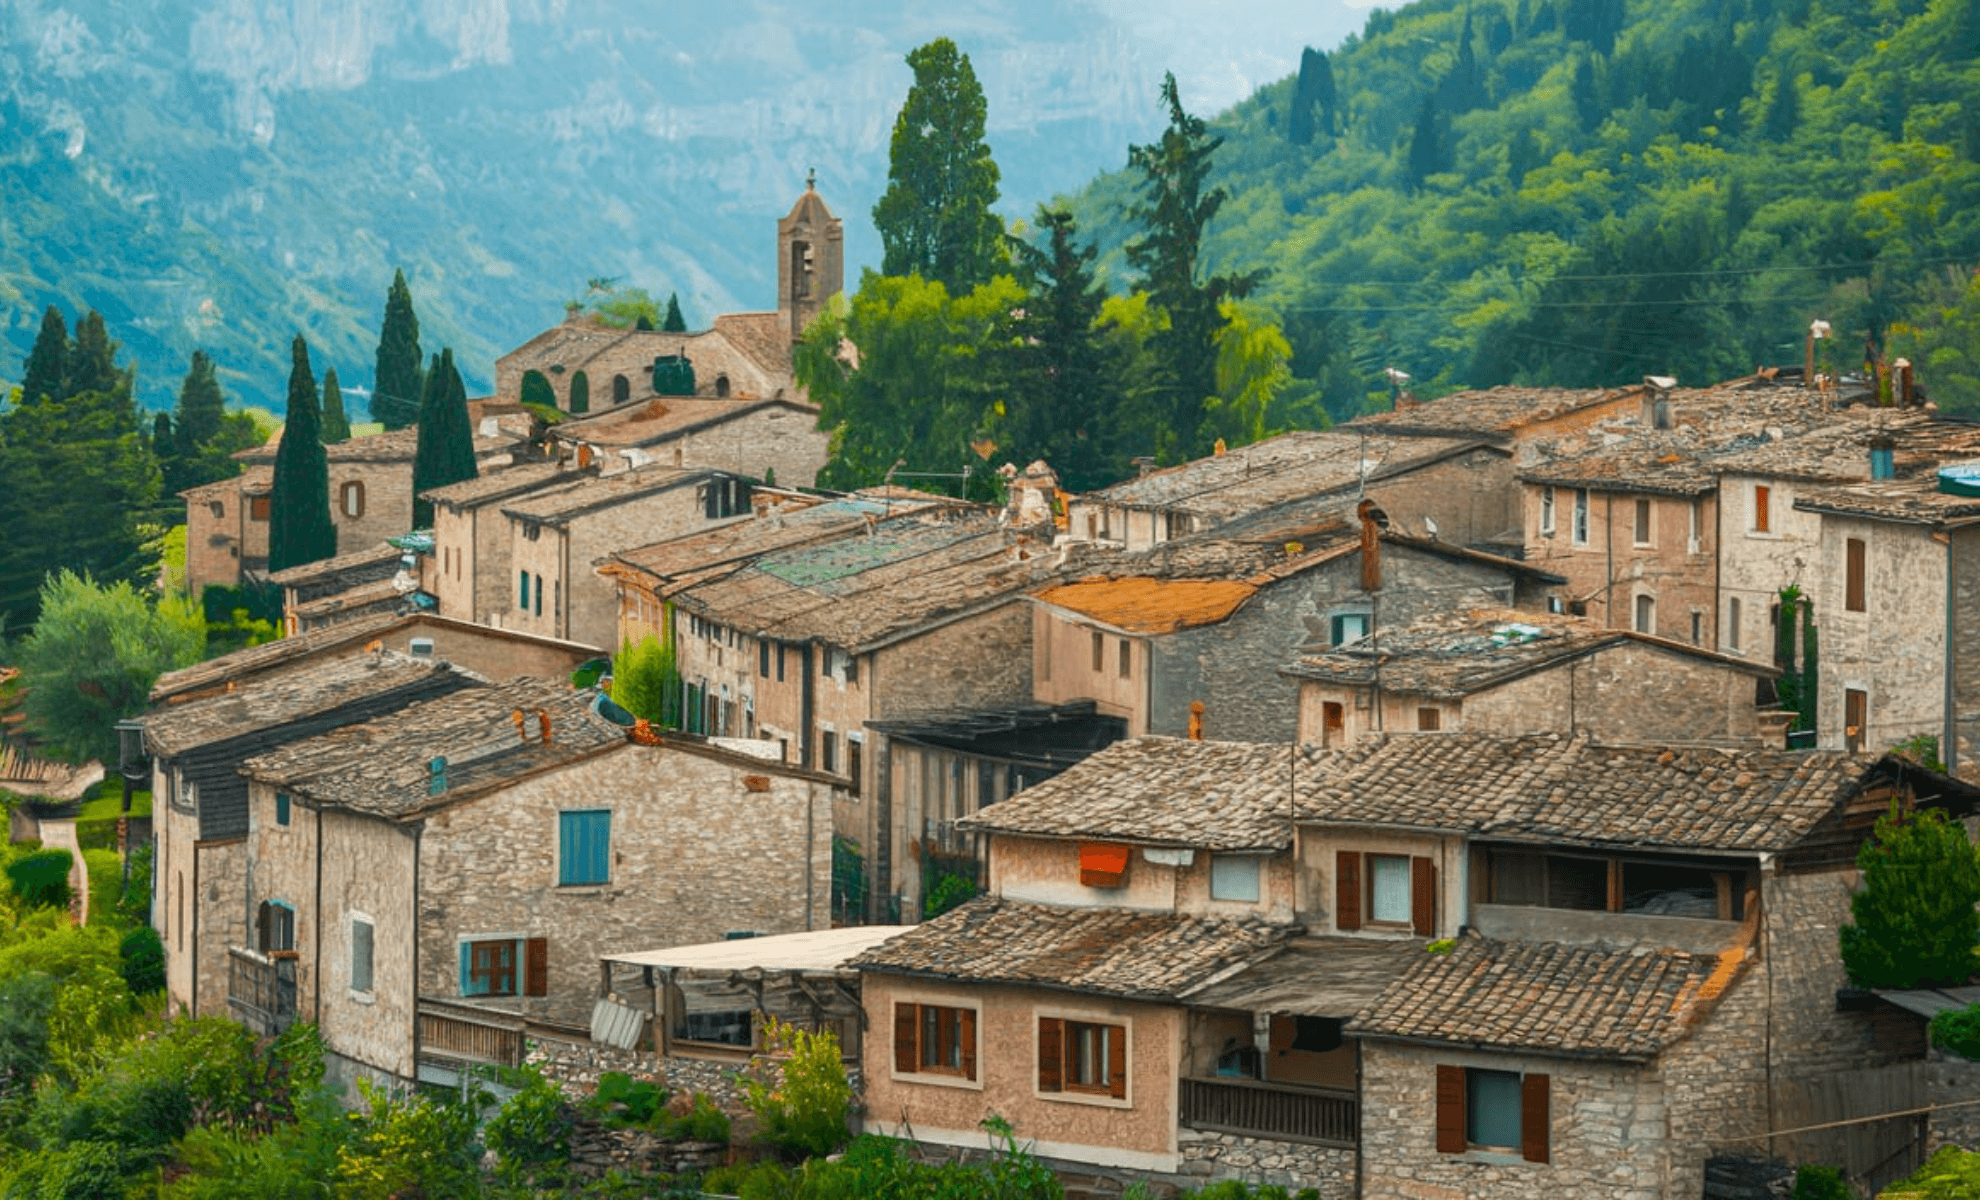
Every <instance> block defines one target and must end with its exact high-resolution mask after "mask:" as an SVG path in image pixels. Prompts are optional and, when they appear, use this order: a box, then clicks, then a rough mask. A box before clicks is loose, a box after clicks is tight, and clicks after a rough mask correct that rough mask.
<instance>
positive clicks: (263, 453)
mask: <svg viewBox="0 0 1980 1200" xmlns="http://www.w3.org/2000/svg"><path fill="white" fill-rule="evenodd" d="M525 440H527V439H525V438H524V437H523V435H522V434H519V433H514V432H512V431H509V430H506V429H505V430H501V431H499V432H497V433H496V434H495V435H494V436H492V437H491V436H484V435H482V434H481V433H478V432H477V433H476V434H475V436H474V456H475V457H476V458H477V459H481V458H487V457H489V456H490V455H495V454H503V453H507V452H509V451H511V450H513V449H515V447H516V446H517V445H519V444H521V443H522V442H523V441H525ZM281 442H282V435H281V433H280V432H279V431H278V432H277V433H276V435H275V437H274V438H272V439H270V440H269V441H268V443H267V444H265V445H261V446H252V447H249V448H248V449H246V450H241V451H238V452H236V453H235V455H234V457H235V458H236V459H239V460H240V461H242V462H249V463H273V462H274V461H275V453H276V451H277V450H279V449H280V448H281ZM418 450H419V427H418V426H416V425H408V426H407V427H406V428H404V429H388V430H386V431H385V432H383V433H373V434H366V435H365V436H363V437H354V438H347V439H346V440H344V441H341V442H332V443H331V444H329V445H327V446H325V447H324V448H323V453H324V456H325V457H326V458H327V459H328V460H329V461H331V462H333V463H342V462H408V463H409V462H411V461H412V460H413V456H414V455H415V454H416V453H417V452H418Z"/></svg>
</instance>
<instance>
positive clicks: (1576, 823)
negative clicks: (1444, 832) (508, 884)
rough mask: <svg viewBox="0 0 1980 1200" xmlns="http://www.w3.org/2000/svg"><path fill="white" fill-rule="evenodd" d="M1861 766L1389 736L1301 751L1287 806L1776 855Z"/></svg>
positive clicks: (1746, 754) (1543, 737)
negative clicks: (1293, 800) (1295, 799)
mask: <svg viewBox="0 0 1980 1200" xmlns="http://www.w3.org/2000/svg"><path fill="white" fill-rule="evenodd" d="M1874 761H1875V760H1873V759H1869V758H1862V757H1857V756H1852V755H1848V754H1841V753H1836V752H1832V751H1795V752H1789V751H1784V750H1751V749H1740V750H1731V749H1712V748H1705V747H1673V748H1668V749H1667V748H1661V747H1654V746H1653V747H1636V746H1601V745H1596V744H1594V743H1592V742H1590V741H1589V740H1588V739H1586V738H1582V737H1568V736H1566V735H1562V734H1535V735H1531V736H1526V737H1497V736H1492V735H1489V734H1482V733H1411V734H1388V735H1385V736H1380V737H1376V738H1373V739H1370V740H1367V741H1363V742H1357V743H1356V744H1355V745H1353V746H1350V747H1348V748H1347V749H1345V750H1341V751H1337V752H1335V753H1334V754H1332V755H1325V754H1322V753H1320V752H1315V751H1309V752H1308V757H1307V760H1306V762H1307V763H1308V764H1310V765H1304V764H1303V765H1302V766H1301V768H1300V771H1299V775H1298V787H1299V805H1298V809H1299V818H1300V820H1301V821H1302V822H1305V821H1314V822H1324V823H1343V824H1352V823H1366V822H1368V821H1370V820H1379V821H1381V822H1383V823H1387V824H1393V825H1402V826H1417V827H1425V828H1432V829H1449V830H1462V831H1464V832H1467V833H1469V834H1470V835H1471V836H1472V837H1474V838H1489V839H1492V840H1495V841H1525V842H1536V843H1553V844H1575V845H1582V846H1603V847H1618V848H1620V847H1665V848H1670V849H1700V850H1703V849H1711V850H1738V851H1748V852H1758V851H1767V850H1782V849H1786V848H1787V847H1789V846H1792V845H1794V844H1795V843H1796V842H1797V841H1799V840H1800V839H1801V838H1802V837H1803V836H1805V835H1806V834H1808V833H1809V832H1810V831H1811V830H1813V829H1814V828H1815V826H1816V825H1817V824H1818V823H1819V822H1820V821H1821V820H1822V819H1823V818H1824V817H1827V816H1829V815H1830V814H1831V813H1832V812H1834V811H1835V810H1836V809H1837V807H1838V806H1839V805H1840V804H1842V803H1843V802H1844V801H1845V800H1846V799H1847V798H1848V797H1849V796H1850V795H1851V794H1852V793H1853V792H1854V791H1855V790H1856V786H1857V784H1858V781H1859V780H1861V779H1862V777H1863V775H1864V773H1865V772H1866V771H1867V770H1868V769H1869V768H1870V766H1871V765H1872V764H1873V762H1874ZM1377 814H1379V815H1377Z"/></svg>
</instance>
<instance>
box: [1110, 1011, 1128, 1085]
mask: <svg viewBox="0 0 1980 1200" xmlns="http://www.w3.org/2000/svg"><path fill="white" fill-rule="evenodd" d="M1127 1067H1128V1064H1127V1028H1126V1027H1125V1026H1121V1025H1109V1026H1107V1094H1108V1095H1109V1096H1112V1097H1113V1098H1114V1099H1116V1100H1125V1099H1127Z"/></svg>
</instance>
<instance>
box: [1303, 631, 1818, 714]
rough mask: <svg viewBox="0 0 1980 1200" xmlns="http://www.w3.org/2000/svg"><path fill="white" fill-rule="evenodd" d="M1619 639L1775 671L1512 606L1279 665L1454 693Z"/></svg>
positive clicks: (1444, 695)
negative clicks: (1288, 664)
mask: <svg viewBox="0 0 1980 1200" xmlns="http://www.w3.org/2000/svg"><path fill="white" fill-rule="evenodd" d="M1625 642H1636V643H1639V644H1642V645H1645V646H1651V647H1654V648H1656V649H1658V650H1661V651H1663V652H1665V653H1668V654H1676V655H1680V656H1683V657H1686V658H1698V659H1705V660H1709V661H1711V662H1716V663H1721V664H1723V665H1725V666H1727V667H1729V668H1732V669H1735V670H1739V671H1744V672H1747V673H1750V674H1754V675H1765V676H1769V677H1771V676H1774V675H1777V674H1779V671H1778V670H1777V669H1775V668H1774V667H1771V666H1768V665H1766V664H1764V663H1758V662H1753V661H1749V660H1747V659H1743V658H1738V657H1735V656H1732V655H1725V654H1718V653H1715V652H1714V651H1710V650H1705V649H1701V648H1700V647H1697V646H1692V645H1687V644H1685V643H1683V642H1674V641H1669V640H1666V639H1664V638H1659V637H1653V636H1651V635H1649V634H1643V633H1635V632H1632V631H1629V630H1624V629H1606V628H1603V627H1602V626H1600V625H1596V624H1594V623H1593V622H1589V621H1582V620H1575V619H1573V618H1566V617H1553V616H1546V615H1543V614H1539V613H1531V612H1516V611H1513V610H1511V609H1480V610H1475V611H1472V612H1457V613H1444V614H1439V615H1436V616H1431V617H1425V618H1423V619H1422V620H1420V621H1416V622H1413V623H1411V624H1409V625H1404V626H1400V627H1395V628H1389V629H1383V630H1380V631H1378V632H1377V633H1375V634H1374V635H1373V636H1371V637H1366V638H1363V639H1361V640H1360V641H1357V642H1352V643H1349V644H1348V645H1345V646H1338V647H1330V648H1320V649H1312V650H1305V651H1302V652H1301V654H1300V656H1299V658H1298V659H1297V660H1295V661H1294V662H1293V664H1292V665H1291V666H1288V667H1286V668H1285V669H1284V670H1283V671H1282V672H1281V673H1282V674H1285V675H1290V676H1293V677H1295V678H1299V679H1313V680H1318V681H1320V682H1323V683H1331V684H1335V685H1338V686H1344V687H1371V686H1374V685H1375V684H1377V683H1379V684H1380V685H1381V687H1382V690H1384V691H1386V692H1402V693H1408V694H1410V695H1416V696H1429V697H1433V698H1436V699H1440V700H1457V699H1462V698H1463V697H1466V696H1470V695H1473V694H1475V693H1477V692H1481V691H1484V690H1486V689H1488V688H1493V687H1497V686H1499V685H1500V684H1502V683H1506V682H1508V681H1510V680H1513V679H1518V678H1520V677H1521V676H1524V675H1527V674H1530V673H1532V672H1534V671H1541V670H1545V669H1547V668H1548V667H1551V666H1553V665H1555V664H1556V663H1562V662H1566V661H1568V660H1569V659H1574V658H1580V657H1583V656H1586V655H1590V654H1594V653H1597V652H1598V651H1601V650H1604V649H1606V648H1608V647H1610V646H1616V645H1621V644H1623V643H1625Z"/></svg>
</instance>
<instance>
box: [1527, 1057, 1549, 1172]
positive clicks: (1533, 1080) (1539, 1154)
mask: <svg viewBox="0 0 1980 1200" xmlns="http://www.w3.org/2000/svg"><path fill="white" fill-rule="evenodd" d="M1552 1084H1553V1079H1552V1077H1550V1076H1547V1075H1528V1076H1526V1077H1525V1078H1524V1079H1522V1080H1520V1081H1519V1154H1520V1157H1521V1158H1524V1159H1525V1160H1526V1161H1527V1162H1537V1163H1543V1162H1547V1161H1549V1159H1548V1155H1547V1143H1548V1140H1549V1135H1550V1134H1551V1132H1552V1127H1553V1118H1552V1114H1551V1112H1550V1111H1549V1108H1550V1105H1551V1102H1552V1096H1551V1094H1550V1093H1551V1091H1552Z"/></svg>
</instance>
